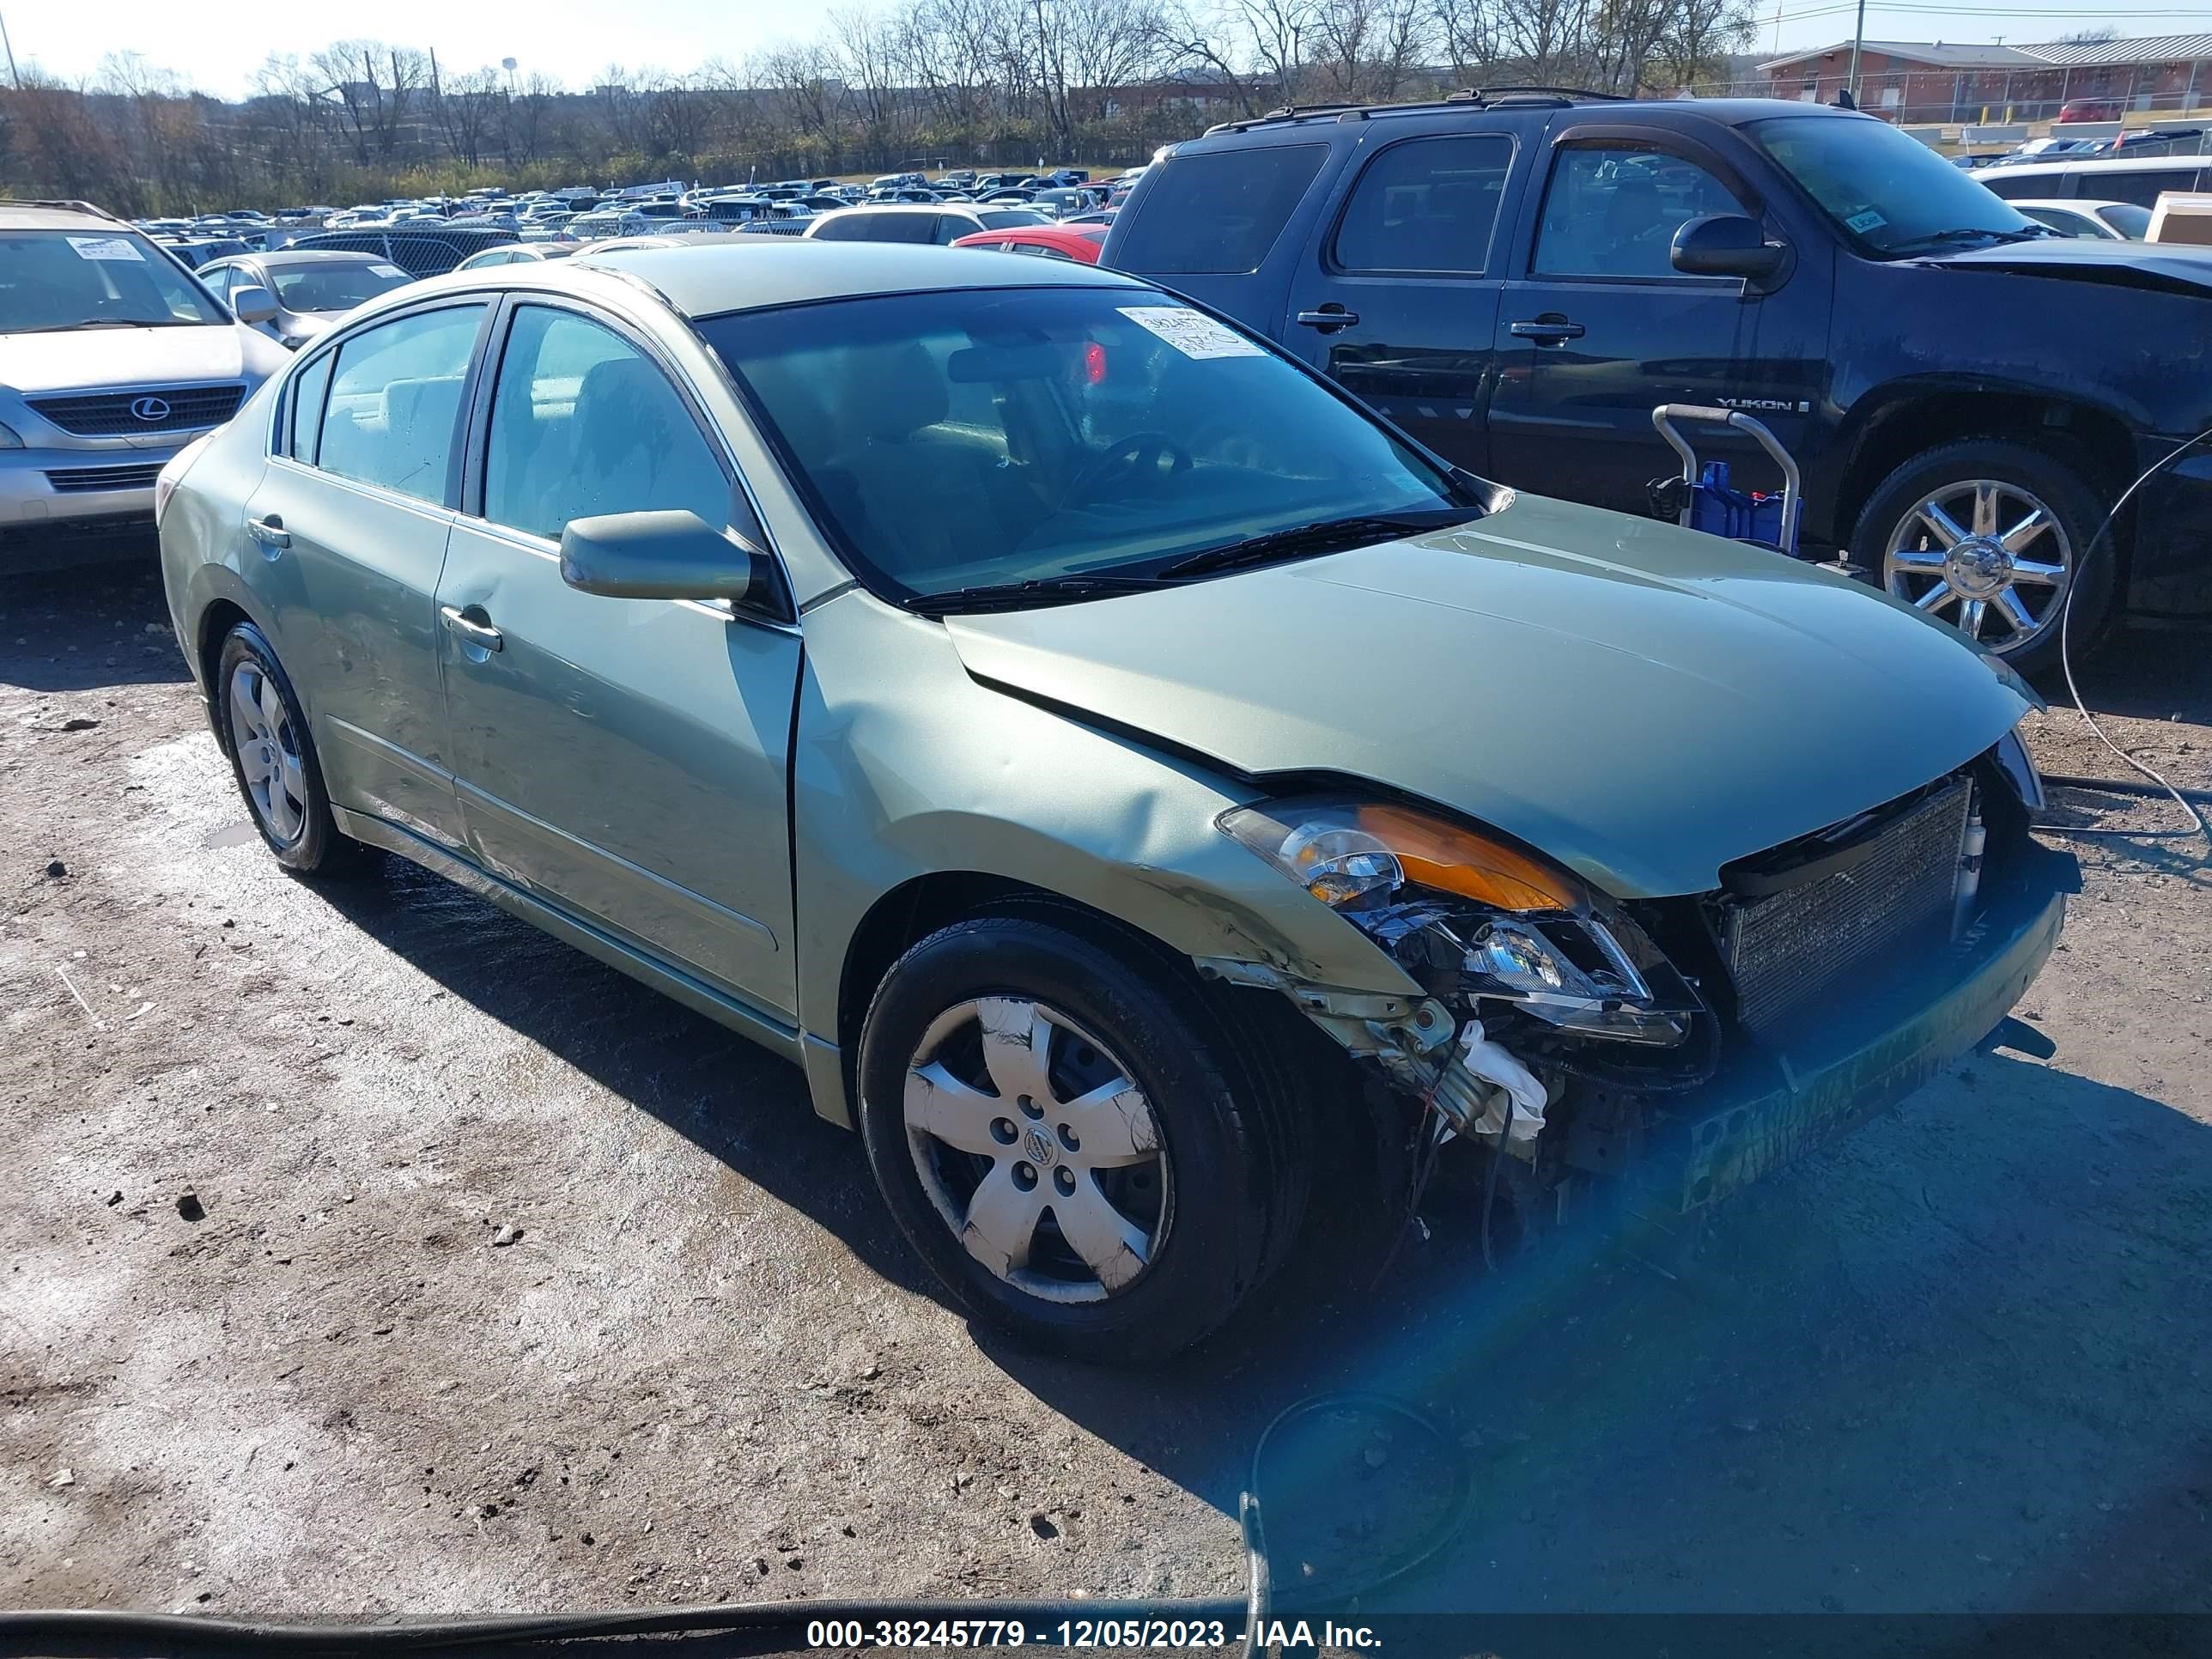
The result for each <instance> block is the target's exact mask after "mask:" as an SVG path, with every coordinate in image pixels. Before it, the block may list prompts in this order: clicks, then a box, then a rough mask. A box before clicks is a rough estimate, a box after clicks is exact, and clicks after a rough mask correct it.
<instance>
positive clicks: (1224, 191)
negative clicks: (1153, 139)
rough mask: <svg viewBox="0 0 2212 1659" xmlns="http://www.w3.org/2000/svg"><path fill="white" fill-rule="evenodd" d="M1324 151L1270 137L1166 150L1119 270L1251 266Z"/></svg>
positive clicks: (1263, 252) (1241, 268) (1233, 269)
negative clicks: (1229, 145) (1196, 151)
mask: <svg viewBox="0 0 2212 1659" xmlns="http://www.w3.org/2000/svg"><path fill="white" fill-rule="evenodd" d="M1327 159H1328V145H1326V144H1269V145H1263V146H1259V147H1255V148H1251V149H1222V150H1214V151H1212V152H1211V153H1209V154H1206V155H1176V156H1171V157H1170V158H1169V159H1168V161H1166V162H1164V164H1163V167H1164V171H1163V172H1162V173H1161V175H1160V177H1159V178H1158V179H1154V180H1153V181H1152V184H1151V186H1150V187H1149V188H1148V189H1147V190H1146V191H1145V196H1144V199H1143V201H1142V202H1140V203H1139V204H1138V216H1137V218H1136V221H1135V222H1133V224H1132V225H1131V226H1130V228H1129V234H1128V235H1127V237H1126V238H1124V239H1123V243H1122V248H1121V253H1120V255H1119V256H1118V257H1117V258H1116V259H1115V264H1118V265H1120V266H1121V268H1122V269H1123V270H1143V271H1158V272H1159V273H1160V274H1162V275H1163V276H1164V275H1167V274H1169V273H1170V272H1200V271H1210V272H1223V273H1229V272H1242V271H1251V270H1258V269H1259V268H1260V262H1261V260H1262V259H1265V258H1267V251H1268V250H1269V249H1270V248H1272V247H1273V246H1275V239H1276V238H1277V237H1279V236H1280V235H1281V234H1283V227H1284V226H1285V225H1286V224H1288V223H1289V222H1290V218H1291V210H1292V209H1294V208H1296V207H1297V204H1298V198H1299V197H1302V196H1304V194H1305V193H1306V186H1307V185H1310V184H1312V183H1313V181H1314V175H1315V174H1316V173H1319V172H1320V171H1321V164H1322V161H1325V160H1327Z"/></svg>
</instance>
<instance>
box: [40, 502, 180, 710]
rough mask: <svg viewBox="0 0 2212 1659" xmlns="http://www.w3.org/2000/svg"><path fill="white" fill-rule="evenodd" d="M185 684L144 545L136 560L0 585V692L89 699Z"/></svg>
mask: <svg viewBox="0 0 2212 1659" xmlns="http://www.w3.org/2000/svg"><path fill="white" fill-rule="evenodd" d="M149 628H150V629H153V630H154V631H152V632H149V631H148V630H149ZM188 678H191V673H190V671H189V670H188V669H187V668H186V666H185V659H184V657H183V655H182V654H181V653H179V651H178V649H177V636H176V635H175V633H174V632H173V631H172V630H171V629H170V626H169V611H168V605H167V602H166V601H165V599H163V597H162V593H161V570H160V568H159V567H158V566H157V565H156V564H155V562H154V553H153V544H152V542H151V540H150V538H149V541H148V543H147V547H146V552H145V556H144V557H143V559H141V558H133V559H131V560H129V561H125V562H101V563H98V564H91V565H87V566H85V567H83V568H80V569H74V570H64V571H48V572H40V573H36V574H23V575H11V576H6V577H0V684H7V685H18V686H21V687H22V688H23V689H24V690H30V691H90V690H98V689H99V688H100V687H102V686H113V685H164V684H174V683H175V682H177V681H179V680H183V679H188Z"/></svg>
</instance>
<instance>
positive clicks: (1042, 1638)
mask: <svg viewBox="0 0 2212 1659" xmlns="http://www.w3.org/2000/svg"><path fill="white" fill-rule="evenodd" d="M1244 1639H1245V1633H1244V1632H1243V1631H1242V1630H1232V1629H1231V1628H1230V1626H1229V1625H1228V1623H1227V1622H1226V1621H1225V1620H1219V1619H1063V1620H1059V1621H1057V1622H1056V1623H1050V1624H1043V1625H1035V1626H1032V1625H1030V1624H1028V1623H1026V1622H1024V1620H1018V1619H937V1620H908V1619H878V1620H872V1621H871V1620H859V1619H823V1620H815V1621H814V1622H812V1623H811V1624H810V1625H808V1626H807V1627H806V1644H807V1646H809V1647H810V1648H835V1649H846V1650H853V1649H861V1648H1020V1647H1056V1648H1113V1649H1139V1650H1170V1649H1176V1648H1193V1649H1205V1648H1225V1647H1231V1646H1238V1647H1241V1646H1243V1644H1244ZM1253 1645H1254V1646H1255V1647H1257V1648H1262V1649H1264V1648H1306V1649H1311V1650H1316V1651H1318V1650H1322V1649H1330V1650H1343V1649H1367V1650H1373V1649H1377V1648H1380V1647H1381V1646H1382V1643H1381V1640H1380V1639H1379V1638H1377V1636H1376V1632H1375V1631H1374V1630H1373V1629H1372V1627H1370V1626H1365V1625H1340V1624H1337V1623H1335V1622H1334V1620H1320V1621H1319V1622H1317V1623H1316V1622H1315V1621H1312V1620H1304V1619H1295V1620H1282V1619H1271V1620H1263V1621H1262V1622H1261V1626H1260V1629H1259V1631H1258V1632H1257V1633H1256V1635H1255V1639H1254V1642H1253Z"/></svg>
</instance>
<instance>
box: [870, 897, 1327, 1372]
mask: <svg viewBox="0 0 2212 1659" xmlns="http://www.w3.org/2000/svg"><path fill="white" fill-rule="evenodd" d="M1205 998H1206V994H1205V992H1204V990H1203V988H1202V987H1200V986H1199V985H1198V984H1197V983H1196V981H1191V982H1189V983H1188V984H1183V983H1178V982H1177V981H1176V980H1175V979H1174V978H1173V977H1172V976H1171V975H1170V974H1168V973H1166V972H1164V971H1163V969H1161V968H1160V967H1158V966H1157V965H1155V964H1154V963H1152V962H1150V961H1148V960H1145V959H1143V957H1142V956H1141V955H1140V954H1139V953H1136V952H1123V951H1117V950H1115V949H1114V948H1112V947H1111V945H1110V944H1109V942H1108V941H1107V940H1105V939H1092V938H1088V937H1084V936H1082V935H1080V934H1079V933H1074V932H1072V931H1068V930H1066V929H1063V928H1061V927H1057V926H1054V925H1053V924H1052V923H1049V922H1046V921H1037V920H1033V919H1031V918H1030V917H1027V916H1018V917H1016V916H994V917H982V918H978V919H975V920H973V921H963V922H957V923H955V924H953V925H952V926H951V927H945V928H944V929H941V930H940V931H939V932H938V933H933V934H932V935H931V936H930V937H929V938H927V939H924V940H922V941H921V943H920V944H919V945H915V946H914V948H913V949H911V950H909V951H908V952H907V953H906V954H905V955H904V956H903V957H901V958H900V959H899V960H898V962H897V963H895V964H894V965H893V966H892V968H891V970H890V973H889V974H888V975H886V976H885V978H884V982H883V985H882V987H880V988H879V989H878V992H877V994H876V997H875V1000H874V1001H873V1003H872V1006H870V1008H869V1011H868V1016H867V1021H866V1025H865V1027H864V1028H863V1030H862V1035H861V1039H860V1116H861V1131H862V1134H863V1136H864V1138H865V1139H866V1144H867V1151H868V1161H869V1164H870V1166H871V1167H872V1169H873V1170H874V1172H875V1176H876V1180H877V1182H878V1185H879V1186H880V1187H881V1188H882V1189H883V1193H884V1199H885V1200H886V1201H887V1202H888V1203H889V1205H890V1209H891V1212H892V1214H893V1216H894V1217H895V1218H896V1220H897V1221H898V1224H899V1225H900V1228H901V1230H902V1231H904V1233H905V1234H906V1236H907V1237H908V1240H909V1242H911V1243H912V1244H913V1245H914V1247H915V1249H916V1250H917V1251H919V1252H920V1253H921V1256H922V1257H923V1259H924V1260H925V1261H927V1263H928V1264H929V1266H930V1267H931V1269H932V1270H933V1272H934V1273H936V1275H937V1276H938V1278H939V1279H940V1280H942V1281H943V1282H944V1284H945V1287H946V1288H947V1289H948V1290H949V1291H951V1293H952V1294H953V1296H954V1297H956V1298H957V1300H958V1302H959V1303H960V1304H961V1305H962V1307H963V1308H964V1309H966V1310H968V1311H969V1312H970V1313H973V1314H975V1315H976V1316H979V1317H981V1318H983V1319H985V1320H987V1321H989V1322H991V1323H993V1324H994V1325H997V1326H999V1327H1000V1328H1003V1329H1005V1330H1006V1331H1008V1332H1010V1333H1011V1334H1013V1335H1015V1336H1017V1337H1018V1338H1020V1339H1021V1340H1024V1341H1026V1342H1028V1343H1030V1344H1031V1345H1033V1346H1039V1347H1042V1348H1046V1349H1048V1350H1051V1351H1054V1352H1060V1353H1064V1354H1067V1355H1070V1356H1072V1357H1075V1358H1085V1359H1091V1360H1102V1361H1113V1362H1119V1363H1130V1362H1142V1361H1145V1360H1148V1359H1154V1358H1162V1357H1164V1356H1166V1355H1168V1354H1170V1353H1173V1352H1176V1351H1177V1350H1178V1349H1181V1348H1183V1347H1185V1346H1188V1345H1189V1344H1191V1343H1192V1342H1194V1341H1196V1340H1198V1339H1199V1338H1200V1337H1201V1336H1203V1335H1205V1334H1206V1333H1207V1332H1208V1331H1211V1330H1212V1329H1213V1328H1215V1327H1216V1326H1218V1324H1220V1323H1221V1322H1222V1321H1223V1320H1225V1319H1226V1318H1227V1317H1228V1316H1229V1315H1230V1313H1231V1311H1232V1310H1234V1309H1235V1308H1236V1307H1237V1304H1239V1303H1240V1302H1241V1301H1242V1300H1243V1298H1244V1297H1245V1296H1247V1295H1248V1294H1249V1292H1250V1291H1252V1289H1253V1288H1254V1287H1255V1285H1257V1284H1258V1283H1259V1281H1260V1280H1261V1278H1262V1277H1263V1276H1264V1273H1265V1272H1266V1271H1267V1268H1268V1267H1271V1266H1272V1265H1273V1262H1272V1258H1273V1256H1275V1255H1278V1254H1279V1251H1278V1249H1275V1248H1273V1247H1276V1246H1279V1244H1280V1243H1281V1242H1282V1241H1283V1239H1284V1238H1285V1237H1286V1236H1287V1234H1288V1233H1289V1232H1290V1231H1293V1230H1294V1229H1295V1228H1296V1225H1297V1220H1298V1212H1299V1211H1300V1210H1301V1209H1302V1207H1303V1196H1304V1182H1303V1180H1302V1179H1300V1180H1297V1181H1294V1182H1293V1181H1285V1180H1283V1179H1280V1178H1279V1172H1280V1170H1281V1167H1282V1165H1283V1164H1284V1162H1285V1159H1286V1158H1295V1157H1296V1155H1297V1154H1296V1152H1295V1149H1293V1148H1289V1147H1286V1146H1285V1144H1284V1139H1285V1138H1284V1135H1283V1133H1282V1130H1281V1127H1280V1125H1279V1122H1278V1121H1275V1120H1274V1119H1273V1117H1272V1116H1271V1114H1270V1112H1269V1111H1268V1109H1267V1103H1261V1102H1258V1101H1256V1100H1254V1099H1252V1098H1250V1097H1249V1091H1250V1089H1251V1085H1250V1083H1249V1079H1247V1078H1246V1077H1245V1076H1244V1075H1243V1068H1242V1067H1241V1066H1239V1065H1237V1062H1236V1061H1235V1060H1234V1059H1233V1058H1231V1054H1232V1052H1233V1051H1232V1049H1231V1046H1230V1045H1229V1044H1228V1043H1227V1042H1225V1040H1224V1036H1223V1033H1222V1031H1221V1030H1220V1028H1219V1026H1218V1024H1217V1022H1215V1021H1214V1020H1213V1019H1212V1018H1209V1017H1208V1015H1207V1013H1206V1002H1205ZM1297 1173H1298V1175H1299V1176H1303V1174H1304V1171H1303V1169H1302V1168H1301V1169H1300V1170H1298V1171H1297Z"/></svg>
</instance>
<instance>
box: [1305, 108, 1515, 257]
mask: <svg viewBox="0 0 2212 1659" xmlns="http://www.w3.org/2000/svg"><path fill="white" fill-rule="evenodd" d="M1512 164H1513V141H1512V140H1511V139H1510V138H1508V137H1504V135H1503V134H1501V133H1480V134H1468V135H1467V136H1464V137H1453V138H1416V139H1413V140H1411V141H1409V142H1407V143H1401V144H1393V145H1391V146H1390V148H1389V149H1386V150H1384V151H1383V153H1382V154H1381V155H1377V156H1376V158H1375V159H1374V160H1373V161H1370V162H1369V163H1368V164H1367V167H1366V170H1365V171H1364V172H1363V173H1361V174H1360V175H1359V182H1358V184H1357V185H1353V186H1352V199H1351V202H1350V203H1349V204H1347V205H1346V208H1345V210H1344V219H1343V222H1341V223H1340V224H1339V225H1338V226H1337V229H1336V264H1337V267H1338V269H1340V270H1455V271H1465V272H1468V273H1474V272H1478V271H1480V270H1482V269H1483V268H1484V267H1485V266H1486V265H1487V264H1489V262H1490V239H1491V234H1492V232H1493V231H1494V230H1495V229H1496V228H1497V225H1498V204H1499V203H1500V202H1501V201H1503V200H1504V194H1505V175H1506V173H1507V172H1508V171H1509V170H1510V167H1512Z"/></svg>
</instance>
